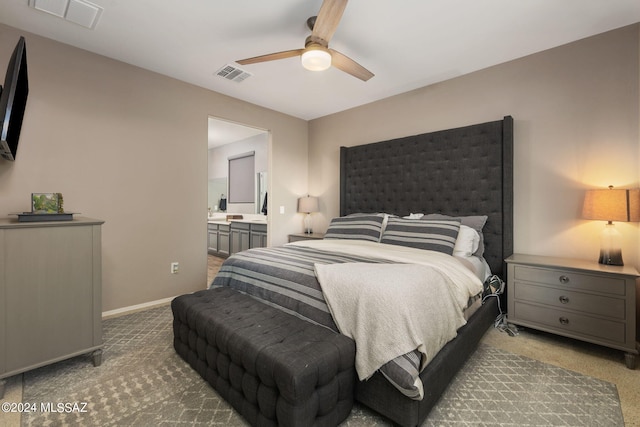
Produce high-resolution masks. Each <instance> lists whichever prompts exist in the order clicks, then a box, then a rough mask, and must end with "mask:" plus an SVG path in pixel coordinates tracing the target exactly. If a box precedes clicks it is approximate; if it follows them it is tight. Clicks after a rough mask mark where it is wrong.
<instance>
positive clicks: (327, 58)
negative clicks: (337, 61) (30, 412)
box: [302, 46, 331, 71]
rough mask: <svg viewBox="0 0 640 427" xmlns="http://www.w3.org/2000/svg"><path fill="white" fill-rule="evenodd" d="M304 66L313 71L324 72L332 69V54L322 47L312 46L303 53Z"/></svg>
mask: <svg viewBox="0 0 640 427" xmlns="http://www.w3.org/2000/svg"><path fill="white" fill-rule="evenodd" d="M302 66H303V67H304V68H306V69H307V70H311V71H324V70H326V69H327V68H329V67H331V54H330V53H329V51H328V50H326V49H325V48H323V47H321V46H310V47H307V48H306V49H305V51H304V52H303V53H302Z"/></svg>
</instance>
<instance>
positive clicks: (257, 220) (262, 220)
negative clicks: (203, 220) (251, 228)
mask: <svg viewBox="0 0 640 427" xmlns="http://www.w3.org/2000/svg"><path fill="white" fill-rule="evenodd" d="M242 216H243V218H242V219H227V215H226V214H225V215H221V214H217V215H214V216H212V217H208V218H207V222H208V223H209V224H218V225H229V224H231V223H232V222H240V223H245V224H263V225H267V218H266V217H265V216H264V215H253V214H243V215H242Z"/></svg>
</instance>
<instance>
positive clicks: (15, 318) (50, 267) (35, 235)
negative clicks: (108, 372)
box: [0, 218, 103, 396]
mask: <svg viewBox="0 0 640 427" xmlns="http://www.w3.org/2000/svg"><path fill="white" fill-rule="evenodd" d="M102 224H103V221H100V220H95V219H88V218H77V219H74V220H72V221H52V222H26V223H20V222H18V221H17V219H0V312H2V316H0V396H2V395H4V386H5V380H4V379H5V378H7V377H10V376H13V375H16V374H19V373H22V372H24V371H27V370H30V369H34V368H37V367H40V366H44V365H47V364H50V363H53V362H57V361H60V360H63V359H67V358H70V357H73V356H77V355H81V354H85V353H92V356H93V364H94V365H96V366H97V365H99V364H100V363H101V355H102V350H101V347H102V257H101V225H102Z"/></svg>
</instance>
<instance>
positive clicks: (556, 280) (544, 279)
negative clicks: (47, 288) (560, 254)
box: [514, 265, 625, 295]
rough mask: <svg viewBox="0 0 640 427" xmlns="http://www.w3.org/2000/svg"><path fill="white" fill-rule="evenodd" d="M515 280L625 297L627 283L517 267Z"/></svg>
mask: <svg viewBox="0 0 640 427" xmlns="http://www.w3.org/2000/svg"><path fill="white" fill-rule="evenodd" d="M514 273H515V274H514V276H515V277H514V279H515V280H522V281H527V282H535V283H544V284H547V285H553V286H562V287H563V288H573V289H580V290H585V291H594V292H600V293H607V294H614V295H624V294H625V281H624V279H619V278H615V277H607V276H603V275H600V276H595V275H590V274H581V273H575V272H573V271H568V270H552V269H546V268H534V267H524V266H520V265H516V266H515V268H514Z"/></svg>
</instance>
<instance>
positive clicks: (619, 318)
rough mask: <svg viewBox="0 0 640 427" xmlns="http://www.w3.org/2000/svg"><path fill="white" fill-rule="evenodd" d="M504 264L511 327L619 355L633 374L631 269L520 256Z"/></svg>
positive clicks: (634, 275)
mask: <svg viewBox="0 0 640 427" xmlns="http://www.w3.org/2000/svg"><path fill="white" fill-rule="evenodd" d="M505 261H506V262H507V319H508V321H509V322H510V323H514V324H516V325H522V326H527V327H530V328H533V329H539V330H541V331H546V332H551V333H554V334H558V335H562V336H566V337H570V338H575V339H578V340H582V341H588V342H591V343H594V344H599V345H603V346H606V347H611V348H615V349H619V350H622V351H624V352H625V364H626V365H627V367H628V368H629V369H634V368H635V365H636V357H637V355H638V354H639V352H638V343H637V342H636V331H637V330H638V324H637V320H638V319H640V315H639V314H638V310H639V307H640V302H638V300H637V299H638V297H639V296H640V291H639V289H640V288H639V282H638V277H640V275H639V274H638V271H637V270H636V269H635V268H633V267H631V266H608V265H602V264H598V263H597V262H595V261H593V262H592V261H585V260H577V259H568V258H556V257H545V256H535V255H521V254H514V255H512V256H510V257H509V258H507V259H506V260H505Z"/></svg>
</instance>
